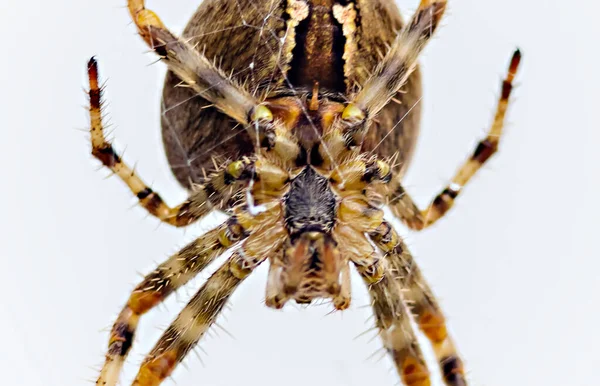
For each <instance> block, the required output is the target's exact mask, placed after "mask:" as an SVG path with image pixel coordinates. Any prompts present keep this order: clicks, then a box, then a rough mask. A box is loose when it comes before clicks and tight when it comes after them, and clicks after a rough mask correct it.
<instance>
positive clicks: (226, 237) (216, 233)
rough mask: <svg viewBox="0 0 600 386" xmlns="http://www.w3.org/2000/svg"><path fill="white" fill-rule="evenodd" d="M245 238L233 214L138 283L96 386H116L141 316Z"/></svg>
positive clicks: (117, 324)
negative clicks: (225, 221)
mask: <svg viewBox="0 0 600 386" xmlns="http://www.w3.org/2000/svg"><path fill="white" fill-rule="evenodd" d="M245 237H246V231H245V230H244V228H242V227H241V226H240V225H239V224H238V223H237V221H236V220H235V218H234V217H232V218H230V219H229V220H228V221H227V223H225V224H223V225H221V226H219V227H218V228H216V229H214V230H212V231H210V232H208V233H206V234H205V235H203V236H202V237H200V238H198V239H197V240H195V241H193V242H192V243H190V244H188V245H187V246H186V247H184V248H183V249H182V250H181V251H179V252H178V253H176V254H175V255H173V256H171V257H170V258H169V259H168V260H166V261H165V262H164V263H162V264H160V265H159V266H158V267H157V268H156V269H155V270H154V271H153V272H152V273H150V274H149V275H147V276H146V277H145V278H144V280H143V281H142V282H141V283H140V284H138V285H137V286H136V288H135V289H134V291H133V293H132V294H131V295H130V297H129V300H128V301H127V304H126V305H125V307H124V308H123V310H122V311H121V313H120V314H119V316H118V317H117V320H116V321H115V323H114V325H113V327H112V330H111V332H110V340H109V344H108V352H107V354H106V361H105V363H104V366H103V367H102V370H101V372H100V376H99V378H98V380H97V381H96V385H97V386H114V385H116V384H117V382H118V379H119V373H120V371H121V368H122V367H123V363H124V362H125V358H126V357H127V354H128V353H129V350H130V349H131V346H132V344H133V338H134V335H135V331H136V329H137V325H138V322H139V319H140V317H141V316H142V315H143V314H145V313H146V312H148V311H149V310H151V309H152V308H154V307H155V306H156V305H158V304H159V303H160V302H162V301H163V300H165V299H166V298H167V297H168V296H169V295H170V294H172V293H173V292H174V291H176V290H177V289H178V288H180V287H181V286H182V285H184V284H185V283H187V282H188V281H189V280H190V279H191V278H193V277H194V276H195V275H196V274H197V273H198V272H200V271H201V270H202V269H204V268H205V267H206V266H207V265H208V264H210V263H211V262H212V261H213V260H214V259H215V258H216V257H217V256H219V255H220V254H221V253H223V252H224V251H225V250H227V249H228V248H229V247H231V246H232V245H233V244H235V243H236V242H237V241H239V240H241V239H243V238H245Z"/></svg>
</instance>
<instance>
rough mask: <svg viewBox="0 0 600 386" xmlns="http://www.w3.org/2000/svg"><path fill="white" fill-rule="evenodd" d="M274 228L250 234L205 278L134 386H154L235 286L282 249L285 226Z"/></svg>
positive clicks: (208, 323) (190, 345) (199, 335)
mask: <svg viewBox="0 0 600 386" xmlns="http://www.w3.org/2000/svg"><path fill="white" fill-rule="evenodd" d="M275 228H276V229H275V230H273V229H270V230H264V233H263V232H260V231H259V232H257V233H253V234H252V235H251V236H250V237H249V238H248V239H247V240H246V241H244V244H243V245H242V247H241V248H240V250H238V251H236V252H235V253H234V254H233V255H232V256H231V258H230V259H229V260H228V261H227V262H226V263H225V264H224V265H223V266H222V267H221V268H219V269H218V270H217V272H215V273H214V274H213V275H212V276H211V277H210V278H209V279H208V281H207V282H206V283H205V284H204V285H203V286H202V288H201V289H200V290H199V291H198V292H197V293H196V295H195V296H194V297H193V298H192V300H191V301H190V302H189V303H188V305H187V306H186V307H185V308H184V309H183V310H182V311H181V313H180V314H179V316H177V318H176V319H175V321H174V322H173V323H172V324H171V326H170V327H169V328H168V329H167V330H166V331H165V333H164V334H163V335H162V337H161V338H160V339H159V341H158V342H157V343H156V345H155V346H154V348H153V349H152V351H151V352H150V354H148V356H147V357H146V359H145V360H144V362H143V363H142V366H141V368H140V370H139V372H138V375H137V377H136V379H135V381H134V383H133V385H136V386H156V385H159V384H160V383H161V382H162V381H163V380H164V379H165V378H166V377H168V376H169V375H170V374H171V373H172V372H173V370H174V369H175V367H176V366H177V364H178V363H180V362H181V361H182V360H183V358H184V357H185V356H186V354H187V353H188V352H189V351H190V349H192V348H193V347H194V346H195V345H196V343H198V341H199V340H200V338H202V336H203V335H204V334H205V333H206V331H207V330H208V329H209V327H210V326H211V325H212V324H213V323H214V321H215V319H216V318H217V316H218V314H219V313H220V312H221V310H222V309H223V306H224V305H225V303H226V302H227V300H228V299H229V297H230V296H231V294H232V293H233V291H234V290H235V289H236V288H237V287H238V285H239V284H240V283H241V282H242V281H243V280H244V279H245V278H246V277H247V276H248V275H249V274H250V273H251V272H252V270H253V269H254V268H255V267H257V266H258V265H259V264H261V263H262V262H263V261H264V260H266V259H267V258H269V257H272V255H273V254H274V253H276V252H277V251H279V250H280V249H281V247H282V243H283V241H282V240H283V238H284V237H283V236H284V233H285V228H284V227H283V225H281V226H276V227H275Z"/></svg>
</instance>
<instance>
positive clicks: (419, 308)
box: [371, 222, 467, 386]
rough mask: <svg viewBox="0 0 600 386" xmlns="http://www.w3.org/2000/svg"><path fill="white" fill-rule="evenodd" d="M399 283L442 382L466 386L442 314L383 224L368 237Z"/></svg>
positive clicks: (412, 263)
mask: <svg viewBox="0 0 600 386" xmlns="http://www.w3.org/2000/svg"><path fill="white" fill-rule="evenodd" d="M371 238H372V240H373V241H374V242H375V243H376V244H377V246H378V247H380V248H381V249H382V250H383V251H384V252H385V253H386V257H387V259H386V260H387V261H388V263H389V265H390V267H391V271H392V272H394V274H395V277H396V278H397V281H398V282H400V283H401V287H402V291H403V297H404V299H405V301H408V302H410V305H411V311H412V313H413V316H414V318H415V322H416V323H417V325H418V326H419V328H420V329H421V331H422V332H423V333H424V334H425V336H426V337H427V339H428V340H429V341H430V342H431V344H432V346H433V351H434V353H435V356H436V358H437V360H438V363H439V365H440V368H441V371H442V376H443V377H444V382H445V384H446V385H448V386H466V385H467V381H466V378H465V370H464V366H463V362H462V360H461V358H460V356H459V355H458V352H457V350H456V347H455V345H454V342H453V341H452V338H451V337H450V335H449V334H448V329H447V327H446V321H445V318H444V314H443V313H442V311H441V309H440V306H439V304H438V303H437V301H436V299H435V296H434V294H433V292H432V291H431V288H429V285H428V284H427V282H426V281H425V279H424V277H423V275H422V274H421V271H420V269H419V267H418V266H417V264H416V263H415V261H414V258H413V256H412V255H411V253H410V251H409V250H408V248H407V247H406V245H405V244H404V242H403V241H402V240H401V239H400V237H399V236H398V234H397V233H396V232H395V231H394V229H393V228H392V227H391V225H390V224H389V223H387V222H384V223H382V224H381V226H380V227H379V229H378V230H377V231H376V232H373V233H372V234H371Z"/></svg>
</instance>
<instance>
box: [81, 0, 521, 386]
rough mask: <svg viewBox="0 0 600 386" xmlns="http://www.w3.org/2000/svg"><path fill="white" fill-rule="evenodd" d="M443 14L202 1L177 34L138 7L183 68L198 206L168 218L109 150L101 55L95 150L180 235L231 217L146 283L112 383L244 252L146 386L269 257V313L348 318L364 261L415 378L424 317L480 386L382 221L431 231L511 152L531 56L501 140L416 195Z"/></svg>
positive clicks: (169, 338)
mask: <svg viewBox="0 0 600 386" xmlns="http://www.w3.org/2000/svg"><path fill="white" fill-rule="evenodd" d="M446 5H447V1H446V0H421V2H420V4H419V6H418V9H417V10H416V11H415V13H414V15H413V16H412V18H410V20H408V21H407V22H406V23H404V22H403V21H402V19H401V17H400V14H399V12H398V9H397V8H396V6H395V4H394V2H393V1H391V0H370V1H369V0H354V1H339V2H334V1H333V0H287V1H283V0H280V1H275V0H205V1H204V2H203V3H202V5H201V6H200V7H199V8H198V10H197V12H196V13H195V15H194V16H193V17H192V19H191V21H190V23H189V25H188V26H187V28H186V29H185V31H184V33H183V36H184V37H185V38H178V37H176V36H175V35H174V34H172V33H171V32H170V31H169V30H168V29H167V27H165V25H164V24H163V23H162V22H161V20H160V19H159V17H158V16H157V15H156V14H155V13H154V12H152V11H150V10H149V9H147V8H146V7H145V3H144V1H143V0H128V9H129V12H130V14H131V17H132V19H133V21H134V22H135V25H136V26H137V30H138V32H139V34H140V36H141V37H142V38H143V40H144V41H145V42H146V43H147V44H148V46H149V47H150V48H151V49H152V50H153V51H155V52H156V53H157V54H158V55H159V57H160V59H161V60H162V61H163V62H164V63H166V65H167V66H168V69H169V73H168V75H167V79H166V83H165V87H164V98H163V101H164V104H163V107H162V108H163V115H162V127H163V139H164V143H165V149H166V152H167V157H168V159H169V162H170V165H171V168H172V170H173V172H174V174H175V176H176V177H177V179H178V180H179V182H180V183H181V184H182V185H183V186H184V187H186V188H187V189H188V192H189V196H188V198H187V200H185V202H183V203H181V204H180V205H178V206H176V207H169V206H168V205H167V204H165V202H163V200H162V199H161V197H160V196H159V195H158V194H157V193H156V192H154V191H153V190H152V189H150V188H149V187H148V186H147V185H146V184H145V183H144V182H143V181H142V179H141V178H140V177H139V176H138V175H137V174H136V173H135V171H134V170H133V169H131V168H130V167H129V166H128V165H127V164H126V163H124V162H123V160H122V159H121V157H120V156H119V155H118V154H117V152H116V151H115V150H114V148H113V147H112V145H111V144H110V143H109V141H108V140H107V139H106V137H105V133H104V128H103V125H102V111H101V110H102V96H101V93H102V90H101V88H100V87H99V82H98V65H97V62H96V60H95V59H94V58H92V59H91V60H90V61H89V64H88V75H89V82H90V90H89V97H90V119H91V142H92V154H93V155H94V156H95V157H96V158H97V159H98V160H100V161H101V162H102V164H103V165H105V166H106V167H108V168H109V169H110V170H112V171H113V172H114V173H115V174H116V175H118V176H119V177H120V178H121V179H122V180H123V182H125V183H126V184H127V186H128V187H129V188H130V190H131V191H132V193H133V194H134V195H135V196H136V197H137V198H138V199H139V204H140V205H141V206H142V207H144V208H145V209H146V210H147V211H148V212H149V213H150V214H151V215H153V216H155V217H157V218H158V219H160V220H161V221H163V222H165V223H168V224H171V225H173V226H176V227H183V226H187V225H189V224H191V223H193V222H195V221H197V220H199V219H201V218H202V217H203V216H205V215H206V214H207V213H208V212H210V211H212V210H221V211H224V212H225V213H227V214H228V219H227V220H226V221H225V222H224V223H222V224H221V225H219V226H218V227H216V228H215V229H213V230H211V231H209V232H207V233H206V234H204V235H203V236H202V237H200V238H198V239H197V240H195V241H193V242H191V243H190V244H188V245H187V246H185V247H184V248H183V249H181V250H180V251H179V252H177V253H175V254H174V255H173V256H171V257H169V258H168V259H167V260H166V261H165V262H163V263H162V264H160V265H159V266H158V267H157V268H156V269H155V270H154V271H153V272H151V273H150V274H149V275H147V276H146V277H145V278H144V279H143V281H142V282H141V283H140V284H139V285H137V287H136V288H135V290H134V291H133V292H132V293H131V295H130V297H129V300H128V301H127V303H126V305H125V306H124V308H123V309H122V311H121V312H120V314H119V315H118V317H117V320H116V322H115V323H114V325H113V327H112V330H111V332H110V340H109V345H108V352H107V354H106V361H105V363H104V365H103V367H102V370H101V372H100V376H99V378H98V380H97V382H96V384H97V385H109V386H113V385H115V384H116V383H117V382H118V378H119V373H120V370H121V368H122V366H123V364H124V362H125V359H126V357H127V354H128V352H129V351H130V349H131V346H132V344H133V338H134V335H135V332H136V329H137V326H138V322H139V320H140V317H141V316H142V315H143V314H145V313H146V312H148V311H149V310H151V309H152V308H154V307H155V306H157V305H158V304H159V303H160V302H162V301H163V300H164V299H165V298H166V297H168V296H169V295H170V294H172V293H173V292H174V291H176V290H177V289H179V288H180V287H181V286H183V285H184V284H186V283H187V282H188V281H189V280H190V279H191V278H193V277H194V276H195V275H197V274H198V273H199V272H200V271H202V270H203V269H204V268H205V267H206V266H207V265H208V264H210V263H211V262H213V261H214V260H215V259H216V258H217V257H218V256H219V255H221V254H223V253H224V252H226V251H227V250H230V249H232V250H234V252H233V253H232V255H231V257H229V258H228V259H227V261H226V262H225V263H224V264H223V265H222V266H221V267H220V268H218V269H217V271H216V272H215V273H214V274H213V275H212V276H211V277H210V278H209V279H208V280H207V281H206V283H205V284H204V285H203V286H202V287H201V288H200V290H199V291H198V292H197V293H196V294H195V295H194V296H193V298H192V299H191V301H190V302H189V303H188V304H187V305H186V306H185V308H183V310H182V311H181V313H180V314H179V315H178V316H177V318H176V319H175V320H174V321H173V323H172V324H171V325H170V327H168V328H167V330H166V331H165V332H164V334H163V335H162V337H161V338H160V339H159V341H158V342H157V343H156V345H155V346H154V348H153V349H152V351H151V352H150V353H149V354H148V355H147V356H146V358H145V360H144V361H143V362H142V364H141V367H140V369H139V372H138V374H137V376H136V378H135V381H134V382H133V384H134V385H139V386H150V385H158V384H160V383H161V382H162V381H163V380H164V379H165V378H166V377H168V376H169V375H170V374H171V373H172V371H173V370H174V369H175V367H176V366H177V364H178V363H180V362H181V361H182V360H183V358H184V357H185V356H186V354H187V353H188V352H189V351H190V349H192V348H193V347H194V346H195V345H196V344H197V343H198V341H199V340H200V338H201V337H202V336H203V335H204V333H205V332H206V331H207V329H208V328H209V327H210V326H211V324H212V323H213V322H214V321H215V319H216V318H217V316H218V315H219V312H220V311H221V310H222V308H223V306H224V305H225V304H226V302H227V301H228V299H229V297H230V296H231V294H232V293H233V291H234V290H235V289H236V288H237V287H238V286H239V285H240V284H241V283H242V282H243V281H244V279H245V278H247V277H248V275H250V273H251V272H252V271H253V270H254V269H255V268H256V267H257V266H258V265H259V264H261V263H263V262H265V261H266V260H268V261H269V273H268V278H267V288H266V300H265V302H266V305H267V306H268V307H272V308H276V309H280V308H282V307H283V306H284V305H285V304H286V302H289V301H295V302H297V303H301V304H308V303H311V301H313V300H315V299H329V300H331V303H332V304H333V307H334V308H335V309H337V310H344V309H346V308H348V306H349V305H350V265H351V264H352V265H354V267H355V268H356V269H357V271H358V273H359V275H360V276H361V277H362V279H363V281H364V282H365V283H366V286H367V287H368V292H369V294H370V297H371V302H372V308H373V312H374V314H375V323H376V326H377V327H378V329H379V334H380V337H381V339H382V341H383V345H384V347H385V349H386V350H387V352H388V353H389V354H390V355H391V357H392V359H393V361H394V364H395V367H396V369H397V371H398V374H399V376H400V378H401V380H402V382H403V383H404V384H405V385H407V386H426V385H430V382H431V381H430V376H429V372H428V369H427V366H426V363H425V361H424V358H423V355H422V352H421V348H420V347H419V345H418V343H417V339H416V337H415V332H414V330H413V327H412V325H413V322H414V324H415V325H416V326H418V327H419V328H420V329H421V330H422V332H423V333H424V335H425V336H426V337H427V338H428V340H429V341H430V342H431V345H432V346H433V350H434V352H435V356H436V358H437V361H438V363H439V366H440V368H441V372H442V375H443V378H444V382H445V384H446V385H448V386H459V385H466V378H465V369H464V365H463V362H462V360H461V358H460V356H459V354H458V352H457V349H456V346H455V343H454V342H453V340H452V338H451V337H450V336H449V334H448V332H447V329H446V325H445V319H444V316H443V313H442V311H441V310H440V307H439V305H438V303H437V301H436V298H435V296H434V294H433V293H432V291H431V289H430V287H429V285H428V284H427V282H426V281H425V279H424V278H423V276H422V274H421V272H420V271H419V268H418V266H417V265H416V264H415V261H414V259H413V257H412V256H411V254H410V252H409V250H408V249H407V247H406V245H405V243H404V242H403V240H402V238H401V237H400V236H399V235H398V234H397V233H396V231H395V230H394V229H393V228H392V226H391V225H390V224H389V223H388V222H387V221H386V220H384V216H383V211H382V207H383V206H384V205H387V206H388V207H389V208H390V210H391V211H392V213H393V214H394V215H395V216H397V217H398V218H399V219H401V220H402V221H403V222H404V223H405V224H406V225H407V226H408V227H409V228H410V229H413V230H422V229H424V228H427V227H429V226H431V225H432V224H434V223H435V222H436V221H438V220H439V219H440V218H442V217H443V216H444V215H445V214H446V213H447V212H448V210H449V209H450V208H451V207H452V206H453V204H454V201H455V199H456V198H457V196H458V195H459V194H460V192H461V190H462V189H463V187H464V186H465V185H466V184H467V183H468V182H469V180H470V179H471V178H472V177H473V175H474V174H475V173H476V172H477V171H478V170H479V169H480V168H481V167H482V166H483V165H484V163H485V162H486V161H487V160H488V159H489V158H490V157H491V156H492V155H493V154H494V153H495V152H496V151H497V149H498V144H499V141H500V138H501V134H502V128H503V122H504V117H505V113H506V110H507V107H508V101H509V97H510V94H511V90H512V87H513V86H512V83H513V79H514V77H515V75H516V72H517V68H518V66H519V62H520V60H521V53H520V51H519V50H516V51H515V52H514V54H513V56H512V60H511V61H510V66H509V69H508V73H507V75H506V77H505V79H504V80H503V82H502V92H501V96H500V98H499V101H498V105H497V110H496V115H495V117H494V120H493V123H492V125H491V128H490V129H489V131H488V133H487V136H486V137H485V138H484V139H483V140H481V141H480V142H479V143H478V145H477V146H476V148H475V149H474V151H473V153H472V155H471V156H470V158H468V159H467V160H466V161H465V162H464V163H463V164H462V165H461V166H460V168H459V169H458V172H457V173H456V174H455V176H454V177H453V178H452V180H451V183H450V184H449V185H448V186H447V187H446V188H445V189H443V190H442V191H441V193H439V194H438V195H437V196H435V198H434V199H433V200H432V201H431V203H430V204H429V206H428V207H427V208H425V209H420V208H419V207H418V206H417V205H416V204H415V203H414V202H413V200H412V199H411V197H410V195H409V194H408V193H407V192H406V191H405V189H404V188H403V186H402V176H403V174H404V171H405V169H406V167H407V165H408V163H409V161H410V159H411V157H412V153H413V148H414V145H415V142H416V138H417V134H418V130H419V121H420V109H419V101H420V100H421V78H420V73H419V69H418V65H417V59H418V57H419V54H420V53H421V51H422V50H423V48H424V47H425V46H426V44H427V42H428V41H429V40H430V39H431V37H432V36H433V34H434V32H435V31H436V29H437V27H438V26H439V24H440V20H441V19H442V15H443V14H444V11H445V9H446ZM265 15H268V16H267V17H265ZM257 26H259V27H257ZM214 31H217V32H214ZM215 160H220V161H219V162H217V161H215ZM213 164H214V167H213V166H212V165H213ZM213 169H214V170H213ZM206 170H211V172H209V173H206V172H205V171H206ZM409 304H410V307H409V306H408V305H409Z"/></svg>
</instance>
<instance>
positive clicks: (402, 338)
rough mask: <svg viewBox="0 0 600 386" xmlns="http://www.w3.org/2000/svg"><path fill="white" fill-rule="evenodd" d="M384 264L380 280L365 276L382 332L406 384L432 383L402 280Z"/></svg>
mask: <svg viewBox="0 0 600 386" xmlns="http://www.w3.org/2000/svg"><path fill="white" fill-rule="evenodd" d="M383 266H384V274H383V278H382V279H381V280H380V281H379V282H377V283H374V284H369V280H368V279H365V281H366V283H367V284H368V285H369V294H370V295H371V302H372V306H373V312H374V314H375V324H376V325H377V327H378V328H379V335H380V336H381V339H382V340H383V345H384V347H385V349H386V350H387V352H388V353H389V354H390V355H391V357H392V359H393V361H394V365H395V367H396V370H397V371H398V374H399V375H400V378H401V380H402V383H403V384H404V385H405V386H430V385H431V380H430V378H429V370H428V369H427V364H426V362H425V359H424V358H423V354H422V352H421V349H420V348H419V343H418V341H417V337H416V336H415V333H414V331H413V328H412V325H411V322H410V315H409V313H408V310H407V308H406V307H405V304H404V300H403V298H402V287H401V283H400V281H398V280H397V275H395V273H394V272H393V271H392V269H391V266H390V264H388V262H387V261H385V260H384V261H383Z"/></svg>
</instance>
